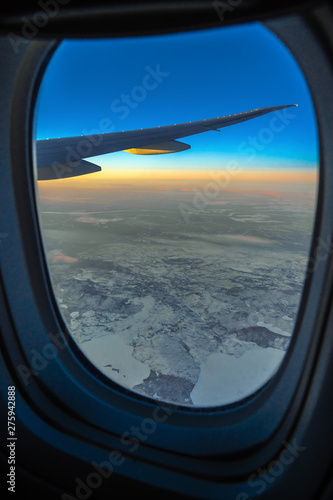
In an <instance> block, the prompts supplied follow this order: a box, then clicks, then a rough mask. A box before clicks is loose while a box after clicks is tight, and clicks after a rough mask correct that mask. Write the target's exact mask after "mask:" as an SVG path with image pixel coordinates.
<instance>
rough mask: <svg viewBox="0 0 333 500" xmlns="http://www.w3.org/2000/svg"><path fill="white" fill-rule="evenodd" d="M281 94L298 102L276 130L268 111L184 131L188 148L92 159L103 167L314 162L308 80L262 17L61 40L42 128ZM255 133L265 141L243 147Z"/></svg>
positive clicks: (181, 114)
mask: <svg viewBox="0 0 333 500" xmlns="http://www.w3.org/2000/svg"><path fill="white" fill-rule="evenodd" d="M154 75H155V76H154ZM156 75H157V76H156ZM284 104H298V107H297V108H293V110H292V112H291V113H292V115H293V118H291V119H289V120H288V123H287V125H286V126H284V127H281V128H282V130H281V131H279V132H276V131H274V132H271V134H270V135H269V133H268V132H267V129H271V119H272V115H266V116H264V117H260V118H257V119H254V120H251V121H249V122H246V123H243V124H239V125H235V126H232V127H228V128H224V129H222V130H221V131H220V132H214V131H210V132H205V133H203V134H200V135H197V136H192V137H189V138H184V139H182V141H183V142H187V143H189V144H190V145H191V149H190V150H188V151H186V152H182V153H176V154H171V155H160V156H158V157H156V156H153V157H151V156H149V157H147V156H136V155H130V154H128V153H126V152H119V153H113V154H112V155H106V156H104V157H102V156H100V157H98V159H97V158H96V163H98V164H100V165H102V166H103V168H108V167H112V168H113V167H114V166H117V167H119V166H124V165H128V164H131V165H132V168H141V167H143V166H147V165H148V166H149V165H153V164H154V166H156V165H158V166H159V168H161V169H167V168H175V165H177V167H178V168H183V169H201V168H206V166H207V164H208V163H209V164H210V166H211V167H212V168H215V167H216V168H218V166H219V164H221V162H225V161H229V160H232V159H233V158H235V157H236V158H238V159H239V161H240V162H242V163H243V164H245V166H246V167H247V168H249V169H255V168H259V169H260V168H266V167H267V166H268V167H271V168H275V169H280V168H281V169H290V168H302V169H303V168H304V169H310V168H315V167H316V163H317V161H318V145H317V131H316V121H315V116H314V111H313V106H312V101H311V97H310V94H309V90H308V87H307V84H306V81H305V79H304V77H303V75H302V73H301V71H300V69H299V67H298V65H297V63H296V62H295V60H294V59H293V57H292V56H291V55H290V53H289V52H288V50H287V49H286V48H285V47H284V45H283V44H282V43H281V42H280V41H279V40H278V39H277V38H276V37H275V35H273V34H272V33H271V32H270V31H268V30H267V29H266V28H265V27H263V26H262V25H261V24H259V23H254V24H249V25H244V26H237V27H227V28H225V27H224V28H218V29H213V30H205V31H200V32H191V33H183V34H172V35H163V36H157V37H153V38H152V37H142V38H141V37H140V38H132V39H130V38H122V39H114V40H77V41H75V40H74V41H65V42H63V43H62V44H61V45H60V47H59V48H58V49H57V51H56V53H55V55H54V56H53V58H52V60H51V62H50V64H49V66H48V68H47V70H46V73H45V76H44V79H43V82H42V87H41V90H40V95H39V100H38V107H37V111H38V112H37V120H36V137H37V139H44V138H47V137H49V138H52V137H64V136H72V135H86V134H89V133H92V132H93V131H95V132H96V131H100V132H102V131H105V132H109V131H121V130H131V129H137V128H145V127H153V126H158V125H169V124H173V123H182V122H187V121H194V120H200V119H204V118H213V117H216V116H223V115H227V114H233V113H238V112H241V111H246V110H250V109H254V108H260V107H265V106H278V105H284ZM280 123H282V122H280ZM263 129H266V135H265V132H264V133H263V132H262V131H263ZM260 134H261V135H260ZM267 134H268V135H267ZM258 137H259V138H260V137H261V138H264V139H265V142H262V141H261V140H259V142H258V141H257V142H256V144H259V146H258V147H255V153H256V154H250V153H247V154H246V153H245V152H244V151H248V147H252V153H253V145H252V146H251V145H250V144H249V141H250V138H252V139H253V138H257V139H258ZM267 138H268V139H267ZM117 167H116V168H117Z"/></svg>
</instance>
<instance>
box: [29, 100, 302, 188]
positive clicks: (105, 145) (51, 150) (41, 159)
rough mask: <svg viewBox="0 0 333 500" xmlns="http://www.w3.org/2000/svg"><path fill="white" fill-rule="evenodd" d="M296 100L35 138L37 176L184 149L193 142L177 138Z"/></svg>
mask: <svg viewBox="0 0 333 500" xmlns="http://www.w3.org/2000/svg"><path fill="white" fill-rule="evenodd" d="M292 106H297V104H291V105H286V106H273V107H267V108H260V109H253V110H251V111H244V112H242V113H236V114H234V115H227V116H220V117H217V118H210V119H206V120H198V121H194V122H187V123H179V124H176V125H166V126H161V127H153V128H145V129H138V130H128V131H123V132H111V133H108V134H95V135H86V136H77V137H62V138H59V139H45V140H38V141H36V157H37V172H38V180H50V179H59V178H63V177H75V176H77V175H84V174H88V173H92V172H98V171H99V170H101V167H99V166H98V165H95V164H94V163H91V162H88V161H86V160H84V159H83V158H89V157H93V156H98V155H104V154H108V153H114V152H116V151H126V152H128V153H133V154H166V153H176V152H179V151H185V150H186V149H189V148H190V147H191V146H190V145H189V144H185V143H183V142H180V141H178V140H177V139H181V138H182V137H189V136H191V135H195V134H201V133H202V132H208V131H209V130H217V131H219V129H220V128H223V127H229V126H230V125H236V124H237V123H241V122H244V121H246V120H251V119H252V118H257V117H258V116H262V115H265V114H267V113H272V112H273V111H279V110H282V109H285V108H289V107H292Z"/></svg>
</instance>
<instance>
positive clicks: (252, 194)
mask: <svg viewBox="0 0 333 500" xmlns="http://www.w3.org/2000/svg"><path fill="white" fill-rule="evenodd" d="M35 129H36V132H35V143H34V144H35V157H36V162H35V163H36V165H35V175H36V180H37V181H38V182H37V183H36V185H37V187H36V192H37V204H38V210H39V216H40V225H41V229H42V235H43V240H44V246H45V252H46V256H47V262H48V266H49V273H50V276H51V280H52V284H53V289H54V294H55V297H56V299H57V302H58V305H59V309H60V311H61V313H62V316H63V318H64V320H65V323H66V324H67V327H68V330H69V332H70V334H71V335H72V337H73V339H74V340H75V342H76V343H77V345H78V346H79V348H80V349H81V350H82V352H83V354H84V355H85V356H86V357H87V358H88V359H89V360H90V361H91V363H92V364H93V365H95V366H96V367H97V368H98V369H99V370H100V371H101V372H102V373H103V374H104V375H106V376H107V377H108V378H109V379H111V380H112V381H113V382H115V383H117V384H119V385H120V386H122V387H125V388H127V389H130V390H132V391H133V393H138V394H141V395H143V396H146V397H149V398H153V399H155V400H159V401H164V402H170V403H175V404H178V405H183V406H186V407H192V408H203V407H214V406H215V407H216V406H218V405H227V404H230V403H235V402H237V401H240V400H242V399H243V398H245V397H248V396H249V395H251V394H253V393H254V392H255V391H257V390H258V389H259V388H260V387H262V386H263V385H264V384H265V383H266V382H267V381H268V380H269V379H270V378H271V377H272V376H273V375H274V374H275V373H276V372H277V370H278V368H279V366H280V364H281V362H282V360H283V358H284V355H285V353H286V351H287V349H288V346H289V345H290V341H291V337H292V334H293V331H294V327H295V322H296V318H297V314H298V309H299V304H300V300H301V295H302V289H303V284H304V281H305V279H306V276H307V275H308V274H309V273H311V270H312V268H313V266H314V265H315V263H312V264H311V262H310V263H309V262H308V261H309V249H310V244H311V239H312V231H313V223H314V215H315V209H316V197H317V180H318V162H319V152H318V139H317V125H316V118H315V113H314V109H313V104H312V100H311V96H310V92H309V89H308V86H307V83H306V80H305V78H304V76H303V74H302V72H301V70H300V68H299V66H298V64H297V62H296V61H295V59H294V58H293V56H292V55H291V54H290V52H289V51H288V49H287V48H286V47H285V46H284V45H283V44H282V43H281V41H280V40H279V39H278V38H277V37H276V36H275V35H274V34H273V33H272V32H270V31H269V30H268V29H267V28H266V27H265V26H264V25H262V24H260V23H251V24H247V25H242V26H235V27H233V26H232V27H221V28H219V29H211V30H204V31H198V32H188V33H182V34H168V35H158V36H154V37H135V38H121V39H110V40H67V41H64V42H62V43H61V44H60V46H59V47H58V49H57V50H56V52H55V54H54V55H53V57H52V59H51V61H50V63H49V65H48V67H47V69H46V71H45V74H44V77H43V81H42V84H41V87H40V92H39V96H38V100H37V105H36V123H35ZM308 263H309V265H308Z"/></svg>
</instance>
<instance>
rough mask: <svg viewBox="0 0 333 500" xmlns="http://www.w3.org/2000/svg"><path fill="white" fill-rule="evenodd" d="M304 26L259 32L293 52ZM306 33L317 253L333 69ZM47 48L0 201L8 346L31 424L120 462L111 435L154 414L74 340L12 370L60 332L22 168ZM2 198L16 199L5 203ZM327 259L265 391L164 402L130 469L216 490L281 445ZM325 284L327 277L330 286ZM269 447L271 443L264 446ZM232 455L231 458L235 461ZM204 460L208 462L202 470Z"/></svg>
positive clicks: (24, 96)
mask: <svg viewBox="0 0 333 500" xmlns="http://www.w3.org/2000/svg"><path fill="white" fill-rule="evenodd" d="M282 23H284V26H282ZM303 23H305V21H304V20H303V21H300V20H298V19H297V18H289V19H287V18H285V19H284V20H283V21H282V22H281V21H278V20H276V21H270V22H268V23H267V25H268V26H269V27H271V28H272V29H273V30H274V31H275V32H276V33H277V34H278V35H279V36H280V37H282V38H283V39H284V40H285V41H286V43H287V44H289V46H290V45H293V52H295V47H296V46H298V48H299V49H301V47H300V43H299V40H298V33H297V29H300V27H301V26H302V25H303V27H304V24H303ZM288 24H289V27H288ZM306 26H307V27H306V37H307V38H308V40H307V42H306V43H305V46H306V47H307V53H309V52H312V57H311V59H312V62H309V60H306V61H303V60H302V55H301V54H298V55H296V57H297V58H298V60H299V63H300V65H301V67H302V69H303V71H304V73H305V74H306V76H307V78H308V82H309V85H310V87H312V88H311V90H312V92H313V100H314V104H315V108H316V112H317V117H318V127H319V135H320V147H321V166H320V169H321V175H320V186H319V196H318V210H317V218H316V229H315V234H314V239H313V245H312V254H313V253H314V252H315V250H316V241H318V238H323V239H324V240H325V241H326V240H327V239H328V238H329V241H332V227H333V172H332V169H331V167H330V165H331V157H332V155H333V151H332V145H331V144H330V137H329V131H330V129H331V128H330V126H331V123H330V122H331V119H330V103H329V102H327V99H325V95H323V94H324V93H323V84H322V82H323V80H324V78H326V83H325V85H324V88H325V89H326V92H329V90H328V89H329V88H332V87H330V83H331V82H332V80H333V78H332V74H331V72H330V69H328V68H330V64H329V61H327V59H326V57H327V56H326V54H325V53H324V52H323V51H322V48H321V46H320V44H319V42H318V40H316V39H315V37H314V36H313V34H312V33H311V29H310V22H309V21H308V22H307V24H306ZM314 26H315V20H311V28H312V29H313V28H314ZM303 35H304V33H303ZM303 43H304V40H303ZM54 48H55V44H54V43H53V42H43V41H32V42H30V46H29V47H27V49H26V54H25V57H24V58H22V62H21V66H20V69H19V74H18V76H17V78H16V87H15V89H14V92H13V95H12V96H11V123H10V129H9V130H10V137H9V144H10V151H9V155H10V157H9V159H10V163H11V166H12V169H11V172H9V173H7V172H6V173H5V176H4V185H5V186H6V189H7V196H6V197H4V198H2V203H3V204H5V203H6V206H5V207H4V213H5V217H6V225H7V227H8V234H9V239H8V240H6V241H5V242H4V244H3V245H2V249H1V258H2V268H1V274H2V282H3V287H4V289H5V290H6V304H7V307H8V310H9V311H10V314H11V319H12V324H13V327H14V330H15V337H13V338H8V337H7V338H6V339H5V342H6V346H8V347H7V349H8V352H10V356H11V357H12V361H11V363H12V366H11V372H12V376H13V378H14V379H16V383H17V386H18V387H19V388H20V391H21V392H22V394H23V395H24V397H25V399H26V400H28V401H30V402H31V404H32V405H33V407H34V408H35V411H36V413H37V414H38V415H43V416H44V417H45V418H47V421H48V422H50V423H51V425H52V424H53V425H56V426H59V422H58V423H57V418H58V417H60V420H59V421H60V422H61V425H62V426H63V430H64V432H65V433H66V434H68V435H70V436H72V437H73V436H77V437H78V438H80V439H84V440H87V437H86V434H85V433H86V431H87V429H88V430H89V441H90V442H93V443H95V444H96V445H98V446H99V447H101V448H103V447H104V448H105V447H107V448H108V449H111V448H115V449H120V450H122V451H123V452H124V453H125V454H126V453H128V448H126V446H125V445H123V446H121V445H120V444H119V436H120V435H121V434H122V432H124V431H126V430H128V429H130V428H131V426H132V425H134V426H135V425H139V424H140V422H141V421H142V419H144V418H151V414H152V411H153V409H154V407H156V405H155V404H154V402H153V401H151V400H149V399H148V398H140V397H138V396H137V395H135V394H133V393H131V392H129V391H125V390H122V391H119V390H118V389H117V388H115V386H114V387H112V383H110V382H109V381H106V380H105V378H104V377H103V376H102V375H99V374H98V373H97V372H95V373H93V370H91V366H90V364H89V363H86V364H85V363H84V358H83V357H82V356H81V357H80V355H79V350H78V349H77V348H76V347H75V345H74V344H73V342H71V341H70V337H68V338H67V340H68V341H69V344H70V348H69V349H64V350H63V351H61V353H60V354H61V355H60V356H59V357H58V358H56V359H55V360H53V361H52V362H50V363H49V365H48V366H47V367H46V368H45V369H43V370H41V371H40V373H38V375H37V376H32V377H31V378H30V379H29V384H28V385H27V386H25V385H24V384H23V383H22V380H21V379H20V378H19V377H18V375H17V367H18V366H19V365H20V364H23V365H25V366H29V359H30V365H31V363H32V360H33V354H32V352H31V350H33V349H34V350H36V351H37V352H41V351H42V349H43V347H44V345H46V344H47V343H48V342H49V337H48V332H53V333H57V332H59V331H62V332H64V335H67V333H66V329H65V325H64V324H63V321H62V318H61V315H60V314H59V311H58V307H57V304H56V301H55V298H54V296H53V293H52V290H51V288H50V286H51V283H50V281H49V277H48V271H47V265H46V262H45V256H44V252H43V247H42V241H41V236H40V232H39V226H38V218H37V212H36V208H34V210H33V211H31V206H34V207H35V198H34V178H33V174H32V168H30V169H26V168H25V166H26V165H30V167H32V157H33V148H32V143H31V137H32V123H33V113H34V100H35V98H36V91H37V87H38V83H39V82H40V79H41V75H42V73H43V70H44V68H45V64H46V62H47V59H48V57H50V54H51V52H52V51H53V50H54ZM303 50H304V47H303ZM325 59H326V60H325ZM314 61H315V62H316V64H317V65H319V64H320V62H321V64H322V65H323V67H325V68H326V72H327V75H324V76H323V75H321V76H320V81H318V79H317V81H314V80H316V79H315V78H314V75H311V74H310V73H311V69H312V66H311V64H313V62H314ZM318 86H320V89H321V91H319V89H318ZM27 103H28V106H27ZM10 195H12V198H13V201H10V199H9V198H10ZM6 234H7V233H6ZM331 257H332V256H329V258H328V259H327V260H326V261H320V262H318V267H317V269H316V271H315V272H314V273H313V274H311V275H310V277H309V279H308V281H307V283H306V286H305V289H304V294H303V299H302V305H301V314H300V315H299V318H298V325H297V327H298V328H299V332H298V334H297V335H295V336H294V338H293V341H292V345H291V346H290V349H289V351H288V353H287V355H286V357H285V360H284V362H283V365H282V367H281V368H280V370H279V372H278V374H277V375H276V376H275V377H274V378H273V379H272V380H271V381H270V383H268V384H267V385H266V386H265V387H264V388H263V389H262V390H261V391H259V392H258V393H257V395H256V396H254V397H253V398H251V399H250V400H248V401H247V402H246V403H242V404H240V405H237V406H234V407H232V408H226V409H222V410H221V409H215V408H214V409H212V410H210V409H208V410H207V409H206V410H202V411H200V410H195V411H191V410H189V409H186V408H181V409H176V408H173V407H172V405H166V406H167V407H170V409H172V411H173V413H172V415H171V416H170V418H168V420H167V422H166V423H165V424H163V425H161V426H160V427H159V428H158V429H157V430H156V432H155V433H154V435H152V436H150V437H149V440H148V441H147V443H146V442H142V443H141V444H140V449H139V450H138V452H137V453H136V459H137V460H142V461H143V462H144V461H145V460H147V458H146V457H147V452H148V450H149V452H150V453H151V456H152V457H153V458H150V459H149V460H155V461H156V463H160V464H164V465H165V464H167V466H168V467H169V468H170V469H173V470H179V471H182V472H184V473H185V474H186V473H188V474H191V475H193V474H198V475H200V476H204V477H209V478H211V479H214V480H215V481H217V478H218V481H222V480H223V479H225V480H226V479H227V480H229V481H230V480H231V478H232V477H235V478H241V477H246V476H247V475H248V474H249V473H250V472H251V471H252V470H253V469H255V468H257V467H260V466H261V465H262V464H263V463H265V462H267V461H268V460H269V459H270V458H271V457H273V456H274V455H276V454H277V453H278V451H279V450H280V449H281V443H282V442H283V440H284V439H287V438H288V436H289V435H290V434H291V432H292V429H293V427H294V425H295V423H296V422H297V419H298V418H299V416H300V415H301V412H302V406H303V405H304V404H305V403H304V402H305V400H306V396H307V393H308V391H309V388H310V381H311V374H312V372H313V370H314V367H315V366H316V362H317V359H318V355H319V352H318V345H319V341H320V340H321V336H322V328H323V325H324V322H325V320H326V311H327V307H328V304H329V292H330V287H331V284H332V262H331V260H332V259H331ZM14 268H15V273H14V272H13V269H14ZM327 277H329V278H330V281H329V283H327ZM20 288H21V289H22V295H21V296H18V294H17V290H18V289H20ZM302 309H303V310H302ZM305 323H306V324H305ZM300 360H302V361H300ZM303 360H304V361H303ZM31 366H33V365H31ZM295 396H296V397H295ZM111 397H112V399H113V401H112V402H111V401H110V398H111ZM78 419H79V420H80V422H79V423H78ZM259 430H260V431H259ZM268 442H269V446H267V445H266V444H267V443H268ZM174 453H176V456H175V455H174ZM171 455H172V457H171ZM240 457H242V458H240ZM217 458H218V460H217ZM230 458H233V459H234V461H233V463H232V462H230ZM202 459H205V460H204V462H203V461H202ZM171 460H172V463H171Z"/></svg>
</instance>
